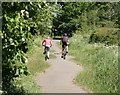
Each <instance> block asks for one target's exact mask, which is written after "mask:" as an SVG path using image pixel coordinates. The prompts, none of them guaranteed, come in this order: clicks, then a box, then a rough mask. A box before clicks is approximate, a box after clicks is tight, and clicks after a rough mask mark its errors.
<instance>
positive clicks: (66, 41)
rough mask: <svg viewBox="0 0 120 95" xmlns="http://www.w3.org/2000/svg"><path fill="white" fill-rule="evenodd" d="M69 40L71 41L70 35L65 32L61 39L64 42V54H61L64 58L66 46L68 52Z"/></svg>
mask: <svg viewBox="0 0 120 95" xmlns="http://www.w3.org/2000/svg"><path fill="white" fill-rule="evenodd" d="M68 41H69V40H68V36H67V34H66V33H64V34H63V36H62V38H61V41H60V43H62V56H61V57H62V58H63V50H64V48H65V47H66V53H68V44H69V43H68Z"/></svg>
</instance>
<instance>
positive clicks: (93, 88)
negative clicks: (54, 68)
mask: <svg viewBox="0 0 120 95" xmlns="http://www.w3.org/2000/svg"><path fill="white" fill-rule="evenodd" d="M76 38H77V39H79V40H77V39H76ZM88 41H89V36H86V35H84V36H81V35H74V37H72V38H70V46H69V49H70V54H71V55H72V56H75V58H74V60H75V62H76V63H77V64H79V65H81V66H83V67H84V70H83V72H80V73H79V74H78V75H77V77H76V78H75V82H76V83H77V84H79V85H81V86H83V87H84V88H85V89H87V90H89V91H90V92H92V93H118V87H119V77H118V75H119V70H118V68H119V67H118V64H119V61H118V46H115V45H113V46H104V44H99V43H96V44H89V43H88ZM116 95H117V94H116Z"/></svg>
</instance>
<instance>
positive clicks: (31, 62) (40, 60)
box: [17, 37, 56, 93]
mask: <svg viewBox="0 0 120 95" xmlns="http://www.w3.org/2000/svg"><path fill="white" fill-rule="evenodd" d="M42 41H43V38H41V37H36V38H35V40H34V42H33V46H31V47H30V51H29V52H28V53H27V55H28V63H27V67H28V70H29V71H30V75H29V76H21V77H20V78H19V79H18V81H17V83H18V84H21V85H22V87H23V88H24V89H25V91H27V93H43V91H42V88H41V87H39V86H38V85H37V84H36V82H35V77H36V75H37V74H40V73H42V72H45V71H46V69H48V68H49V67H50V65H49V63H47V61H44V55H43V50H44V48H43V47H42V46H41V43H42ZM52 52H54V50H51V54H50V58H51V59H54V58H56V57H55V56H54V55H52Z"/></svg>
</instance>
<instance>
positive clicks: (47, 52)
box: [47, 47, 50, 58]
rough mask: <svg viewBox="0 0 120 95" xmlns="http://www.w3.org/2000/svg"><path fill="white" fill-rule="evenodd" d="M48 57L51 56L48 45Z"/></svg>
mask: <svg viewBox="0 0 120 95" xmlns="http://www.w3.org/2000/svg"><path fill="white" fill-rule="evenodd" d="M47 53H48V58H49V57H50V47H48V52H47Z"/></svg>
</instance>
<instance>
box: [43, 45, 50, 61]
mask: <svg viewBox="0 0 120 95" xmlns="http://www.w3.org/2000/svg"><path fill="white" fill-rule="evenodd" d="M43 54H44V55H45V61H47V60H48V59H49V47H45V51H44V53H43Z"/></svg>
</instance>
